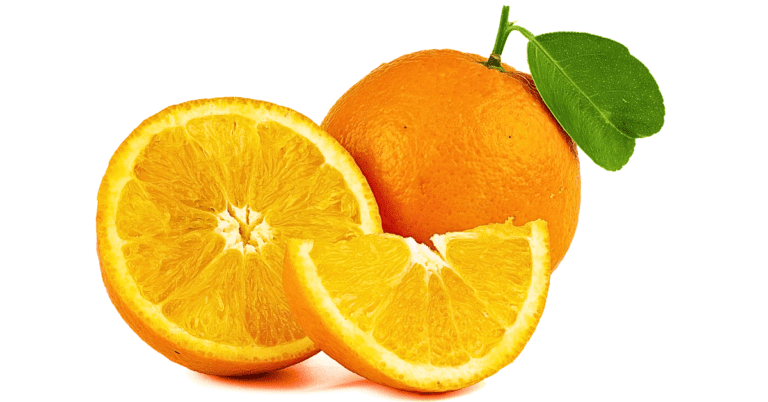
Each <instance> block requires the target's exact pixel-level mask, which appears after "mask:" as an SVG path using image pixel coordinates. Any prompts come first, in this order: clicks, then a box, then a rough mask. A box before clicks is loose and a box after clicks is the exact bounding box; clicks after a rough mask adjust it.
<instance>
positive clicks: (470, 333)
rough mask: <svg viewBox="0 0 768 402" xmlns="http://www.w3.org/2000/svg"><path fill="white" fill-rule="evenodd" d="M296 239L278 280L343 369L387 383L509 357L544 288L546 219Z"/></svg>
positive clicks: (429, 388)
mask: <svg viewBox="0 0 768 402" xmlns="http://www.w3.org/2000/svg"><path fill="white" fill-rule="evenodd" d="M431 240H432V242H433V244H435V246H436V248H437V252H435V251H433V250H432V249H430V248H428V247H427V246H425V245H423V244H418V243H416V242H415V241H414V240H413V239H410V238H409V239H404V238H402V237H399V236H396V235H391V234H376V235H368V236H361V237H357V238H354V239H351V240H348V241H340V242H337V243H330V242H327V241H322V240H315V241H313V240H294V239H292V240H289V242H288V250H287V253H286V264H285V270H284V279H283V283H284V286H285V292H286V295H287V297H288V301H289V303H290V305H291V309H292V310H293V312H294V315H295V316H296V319H297V320H298V321H299V323H300V324H301V326H302V328H304V330H305V331H306V332H307V335H309V337H310V338H311V339H312V340H313V341H315V342H316V343H317V344H318V345H319V346H320V347H321V348H322V350H323V351H324V352H325V353H327V354H328V355H329V356H331V357H332V358H334V359H335V360H337V361H338V362H339V363H341V364H342V365H344V366H345V367H347V368H348V369H350V370H352V371H354V372H356V373H358V374H360V375H362V376H364V377H366V378H368V379H370V380H372V381H375V382H378V383H381V384H385V385H388V386H391V387H395V388H399V389H404V390H412V391H421V392H440V391H448V390H455V389H460V388H464V387H466V386H469V385H472V384H474V383H476V382H478V381H480V380H482V379H484V378H486V377H488V376H490V375H491V374H493V373H495V372H497V371H498V370H499V369H501V368H502V367H504V366H506V365H507V364H509V363H510V362H512V361H513V360H514V359H515V358H516V357H517V355H518V354H519V353H520V352H521V351H522V349H523V347H524V346H525V344H526V343H527V342H528V339H529V338H530V337H531V335H532V334H533V331H534V330H535V328H536V325H537V323H538V321H539V317H540V316H541V314H542V311H543V309H544V303H545V301H546V297H547V290H548V288H549V275H550V257H549V234H548V232H547V227H546V223H545V222H544V221H541V220H539V221H535V222H530V223H528V224H526V225H524V226H514V225H512V223H511V221H508V222H507V223H505V224H492V225H487V226H481V227H478V228H475V229H472V230H468V231H465V232H457V233H448V234H445V235H436V236H434V237H432V239H431Z"/></svg>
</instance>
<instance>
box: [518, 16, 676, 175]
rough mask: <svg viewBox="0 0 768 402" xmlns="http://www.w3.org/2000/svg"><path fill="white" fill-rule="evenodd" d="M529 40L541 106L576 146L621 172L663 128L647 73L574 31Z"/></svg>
mask: <svg viewBox="0 0 768 402" xmlns="http://www.w3.org/2000/svg"><path fill="white" fill-rule="evenodd" d="M512 29H515V30H519V31H520V32H521V33H522V34H523V35H524V36H526V37H527V38H528V39H529V42H528V65H529V66H530V69H531V75H532V76H533V80H534V82H535V83H536V88H537V89H538V90H539V93H540V94H541V97H542V99H544V103H546V105H547V107H549V109H550V110H551V111H552V114H553V115H554V116H555V118H556V119H557V121H558V122H559V123H560V125H561V126H562V127H563V128H564V129H565V131H566V132H567V133H568V135H570V136H571V138H573V140H574V141H575V142H576V144H577V145H578V146H579V147H580V148H581V149H582V150H583V151H584V153H586V154H587V156H589V157H590V158H592V160H593V161H595V163H597V164H598V165H600V166H602V167H603V168H605V169H607V170H619V169H621V168H622V167H623V166H624V165H625V164H626V163H627V161H629V157H630V156H632V152H633V151H634V148H635V139H636V138H642V137H648V136H651V135H653V134H655V133H657V132H658V131H659V130H661V126H662V125H663V124H664V100H663V98H662V96H661V92H660V91H659V86H658V84H656V81H655V80H654V79H653V76H652V75H651V73H650V72H649V71H648V69H647V68H646V67H645V66H644V65H643V63H641V62H640V61H639V60H637V59H636V58H635V57H633V56H632V55H631V54H629V50H627V48H626V47H625V46H624V45H622V44H620V43H618V42H615V41H613V40H610V39H606V38H602V37H600V36H596V35H591V34H586V33H579V32H553V33H547V34H543V35H538V36H533V35H532V34H531V33H530V32H528V31H527V30H525V29H524V28H522V27H519V26H515V27H514V28H512Z"/></svg>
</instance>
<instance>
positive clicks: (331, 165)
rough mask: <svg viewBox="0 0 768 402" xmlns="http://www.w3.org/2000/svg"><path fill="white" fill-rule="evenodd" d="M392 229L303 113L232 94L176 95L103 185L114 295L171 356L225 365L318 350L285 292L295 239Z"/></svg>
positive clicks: (118, 157)
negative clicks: (288, 246) (287, 259)
mask: <svg viewBox="0 0 768 402" xmlns="http://www.w3.org/2000/svg"><path fill="white" fill-rule="evenodd" d="M380 231H381V223H380V220H379V217H378V210H377V207H376V204H375V200H374V199H373V196H372V194H371V192H370V189H369V188H368V185H367V183H366V181H365V178H364V177H363V176H362V174H361V173H360V171H359V169H358V168H357V166H356V165H355V164H354V162H353V161H352V159H351V157H350V156H349V155H348V154H347V153H346V151H344V149H343V148H341V147H340V146H339V145H338V143H336V142H335V141H334V140H333V139H332V138H331V137H330V136H328V135H327V134H326V133H325V132H323V131H322V130H321V129H320V128H319V127H318V126H316V125H315V124H314V123H312V122H311V121H309V120H308V119H306V118H305V117H303V116H301V115H299V114H298V113H296V112H294V111H292V110H290V109H286V108H283V107H280V106H277V105H272V104H269V103H266V102H260V101H253V100H248V99H242V98H220V99H209V100H201V101H193V102H187V103H184V104H181V105H177V106H172V107H170V108H168V109H165V110H163V111H161V112H160V113H158V114H157V115H155V116H153V117H151V118H150V119H148V120H147V121H145V122H144V123H142V125H140V126H139V127H138V128H137V129H136V130H134V132H133V133H132V134H131V135H130V136H129V137H128V138H127V139H126V140H125V141H124V142H123V144H122V145H121V146H120V148H119V149H118V150H117V152H116V153H115V155H114V156H113V158H112V160H111V161H110V164H109V167H108V169H107V172H106V174H105V176H104V180H103V182H102V186H101V188H100V189H99V206H98V216H97V234H98V252H99V257H100V261H101V266H102V276H103V278H104V283H105V285H106V287H107V291H108V292H109V295H110V297H111V298H112V301H113V302H114V304H115V306H116V307H117V309H118V311H119V312H120V313H121V314H122V316H123V318H124V319H125V320H126V322H128V324H129V325H130V326H131V327H132V328H133V329H134V330H135V331H136V332H137V333H138V334H139V335H140V336H141V337H142V339H144V340H145V341H146V342H147V343H149V344H150V345H151V346H152V347H154V348H155V349H157V350H158V351H160V352H161V353H163V354H164V355H165V356H166V357H168V358H170V359H171V360H173V361H175V362H177V363H180V364H183V365H185V366H187V367H189V368H191V369H193V370H198V371H201V372H206V373H211V374H222V375H239V374H249V373H256V372H262V371H266V370H273V369H278V368H282V367H285V366H287V365H290V364H293V363H295V362H297V361H300V360H303V359H305V358H307V357H309V356H311V355H312V354H314V353H316V352H317V351H318V349H317V347H316V346H315V345H314V344H313V343H312V342H311V341H310V340H309V339H308V338H307V337H306V335H305V334H304V333H303V331H302V330H301V328H300V327H299V325H298V323H297V322H296V321H295V320H294V318H293V316H292V314H291V312H290V308H289V306H288V302H287V300H286V298H285V295H284V293H283V291H282V289H283V286H282V269H283V260H284V255H285V241H286V239H287V238H288V237H297V238H320V239H325V240H330V241H336V240H341V239H349V238H352V237H355V236H358V235H362V234H365V233H375V232H380Z"/></svg>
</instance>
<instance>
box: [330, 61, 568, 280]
mask: <svg viewBox="0 0 768 402" xmlns="http://www.w3.org/2000/svg"><path fill="white" fill-rule="evenodd" d="M486 59H487V57H481V56H478V55H474V54H469V53H463V52H458V51H455V50H447V49H444V50H425V51H419V52H415V53H411V54H407V55H404V56H402V57H399V58H397V59H395V60H393V61H391V62H389V63H384V64H382V65H381V66H379V67H378V68H376V69H375V70H373V71H372V72H371V73H370V74H368V75H367V76H365V77H364V78H363V79H361V80H360V81H359V82H358V83H356V84H355V85H353V86H352V87H351V88H350V89H349V90H348V91H347V92H346V93H345V94H343V95H342V96H341V97H340V98H339V100H337V101H336V103H335V104H334V105H333V107H332V108H331V109H330V110H329V112H328V115H327V116H326V117H325V119H324V120H323V122H322V124H321V125H322V127H323V128H324V129H325V130H326V131H328V133H329V134H331V135H332V136H333V137H334V138H336V139H337V140H338V141H339V143H341V145H342V146H344V148H345V149H347V151H349V153H350V154H351V155H352V157H353V158H355V161H356V162H357V164H358V166H360V169H361V170H362V171H363V174H364V175H365V177H366V179H367V180H368V183H369V184H370V186H371V189H372V190H373V193H374V195H375V196H376V201H377V202H378V205H379V210H380V212H381V219H382V225H383V229H384V231H385V232H387V233H395V234H398V235H401V236H404V237H413V238H414V239H415V240H416V241H418V242H421V243H427V244H429V243H428V242H429V239H430V237H431V236H432V235H433V234H435V233H446V232H456V231H462V230H467V229H471V228H474V227H477V226H480V225H485V224H488V223H503V222H504V221H506V220H507V218H509V217H510V216H513V217H515V221H516V222H528V221H532V220H536V219H543V220H545V221H547V225H548V227H549V231H550V236H551V237H550V238H551V242H552V244H551V253H552V268H553V269H555V268H556V267H557V266H558V264H559V263H560V261H561V260H562V259H563V257H564V256H565V254H566V251H567V250H568V248H569V247H570V244H571V241H572V239H573V236H574V234H575V232H576V226H577V223H578V215H579V207H580V201H581V176H580V168H579V159H578V151H577V148H576V145H575V144H574V143H573V141H572V140H571V138H570V137H569V136H568V134H566V133H565V131H564V130H563V129H562V127H561V126H560V124H559V123H558V122H557V120H556V119H555V117H554V116H552V113H550V111H549V109H548V108H547V106H546V105H545V104H544V102H543V100H542V99H541V97H540V96H539V93H538V91H537V90H536V86H535V84H534V82H533V79H532V78H531V76H530V75H528V74H525V73H522V72H519V71H516V70H515V69H514V68H512V67H510V66H508V65H506V64H505V65H504V68H505V69H506V70H507V72H501V71H498V70H494V69H489V68H487V67H485V66H484V65H482V64H480V62H483V61H486Z"/></svg>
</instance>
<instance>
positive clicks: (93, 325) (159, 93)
mask: <svg viewBox="0 0 768 402" xmlns="http://www.w3.org/2000/svg"><path fill="white" fill-rule="evenodd" d="M264 3H266V4H259V2H237V3H236V2H224V1H222V2H207V3H202V2H178V3H164V2H157V3H154V2H148V3H143V2H125V3H124V4H123V5H115V4H111V3H109V2H92V3H82V2H48V3H44V2H11V1H8V2H3V3H2V5H1V6H0V132H1V133H2V134H1V137H0V138H1V142H0V178H1V180H0V189H1V190H0V193H1V195H0V211H2V213H1V215H0V216H1V218H0V221H1V222H2V226H1V227H0V228H1V229H0V230H2V232H1V236H2V242H0V247H1V250H2V253H1V254H0V258H1V260H0V261H2V262H1V263H0V267H1V268H2V277H1V278H2V279H0V284H1V285H2V291H0V308H2V331H0V337H1V340H2V345H3V352H2V358H0V359H1V361H2V365H1V367H2V371H3V374H2V383H3V385H2V386H1V387H0V399H2V400H24V399H28V400H53V399H54V398H55V399H56V400H61V399H64V400H67V399H70V398H75V397H76V398H78V399H80V400H89V399H92V398H100V399H104V400H131V399H137V398H141V399H142V400H161V399H170V398H174V400H227V401H236V400H249V401H252V400H304V399H305V398H317V399H319V400H333V401H346V400H355V401H359V400H368V399H370V400H387V399H405V400H409V399H445V398H458V399H457V400H467V401H469V400H496V399H502V398H503V399H505V400H516V401H532V400H536V401H559V400H589V401H615V400H630V401H631V400H638V401H641V400H643V401H644V400H662V401H676V400H734V401H747V400H763V401H765V400H768V390H767V387H768V386H766V380H767V379H768V347H767V346H766V344H767V343H768V324H767V321H768V312H767V310H768V298H767V297H766V288H767V287H768V263H766V259H765V250H766V240H768V236H767V235H766V226H768V217H767V216H766V205H768V202H767V201H768V200H767V199H766V198H767V197H766V184H768V180H767V179H766V174H768V168H767V165H766V159H765V154H766V152H767V149H768V129H767V128H766V127H767V126H766V123H765V119H764V116H765V113H766V112H765V110H766V106H768V102H766V91H768V85H767V84H766V73H765V71H766V63H765V62H766V57H765V43H764V41H765V39H766V35H765V31H764V29H763V25H764V18H763V17H764V12H762V11H760V10H758V9H757V7H759V6H749V5H747V4H749V3H751V4H758V2H749V1H729V2H723V3H721V4H718V5H712V6H710V5H707V3H708V2H693V1H690V2H682V1H681V2H676V1H671V0H666V1H660V2H653V1H643V2H633V3H632V4H633V5H624V2H616V1H604V2H596V1H565V2H560V3H552V2H545V1H526V2H515V3H511V2H507V4H509V5H511V12H510V18H511V19H512V20H519V21H518V23H519V24H520V25H522V26H524V27H525V28H527V29H529V30H530V31H532V32H533V33H535V34H541V33H545V32H552V31H561V30H572V31H584V32H589V33H593V34H597V35H601V36H605V37H608V38H612V39H614V40H617V41H619V42H621V43H623V44H625V45H626V46H627V47H628V48H629V49H630V51H631V52H632V53H633V54H634V55H635V56H636V57H638V58H639V59H640V60H641V61H643V62H644V63H645V65H646V66H647V67H648V68H649V69H650V70H651V72H652V73H653V74H654V76H655V78H656V80H657V81H658V83H659V86H660V88H661V90H662V93H663V95H664V99H665V105H666V110H667V115H666V124H665V126H664V128H663V130H662V131H661V132H660V133H659V134H657V135H656V136H655V137H651V138H648V139H642V140H639V141H638V144H637V148H636V151H635V155H634V156H633V157H632V159H631V160H630V162H629V164H628V165H627V166H626V167H625V168H624V169H623V170H621V171H620V172H615V173H612V172H607V171H604V170H602V169H600V168H598V167H596V165H594V164H593V163H592V162H591V161H590V160H589V158H587V157H586V156H585V155H583V154H582V155H581V162H582V167H581V168H582V180H583V188H582V209H581V215H580V221H579V226H578V230H577V232H576V236H575V238H574V241H573V244H572V246H571V249H570V251H569V253H568V255H567V256H566V258H565V260H564V261H563V262H562V264H561V265H560V267H559V268H558V270H557V271H556V272H555V273H554V275H553V279H552V285H551V289H550V296H549V300H548V302H547V307H546V310H545V312H544V316H543V317H542V320H541V323H540V324H539V327H538V329H537V331H536V333H535V334H534V336H533V338H532V339H531V341H530V342H529V344H528V345H527V347H526V348H525V350H524V351H523V353H522V354H521V355H520V357H519V358H518V359H517V360H516V361H515V362H514V363H512V364H511V365H510V366H508V367H506V368H504V369H503V370H501V371H500V372H499V373H498V374H496V375H494V376H492V377H490V378H488V379H486V380H484V381H483V382H481V383H479V384H478V385H475V386H473V387H471V388H468V389H466V390H463V391H459V392H455V393H449V394H442V395H432V396H423V395H418V394H410V393H405V392H400V391H394V390H390V389H388V388H385V387H382V386H379V385H375V384H373V383H370V382H368V381H367V380H364V379H362V378H361V377H358V376H357V375H355V374H351V373H350V372H348V371H346V370H345V369H344V368H342V367H341V366H339V365H338V364H336V363H335V362H334V361H332V360H331V359H330V358H328V357H327V356H325V355H322V354H321V355H318V356H316V357H314V358H312V359H310V360H308V361H307V362H304V363H302V364H300V365H297V366H294V367H292V368H288V369H285V370H283V371H280V372H276V373H273V374H269V375H265V376H261V377H257V378H249V379H223V378H216V377H210V376H205V375H200V374H197V373H194V372H191V371H189V370H187V369H185V368H183V367H181V366H178V365H176V364H174V363H171V362H169V361H168V360H166V359H165V358H164V357H163V356H161V355H160V354H158V353H157V352H155V351H154V350H152V349H151V348H150V347H149V346H147V345H146V344H144V343H143V342H142V341H141V340H140V339H139V338H138V336H136V335H135V334H134V333H133V332H132V331H131V330H130V329H129V328H128V326H127V325H126V324H125V323H124V322H123V321H122V320H121V318H120V316H119V315H118V313H117V311H116V310H115V309H114V307H113V306H112V305H111V303H110V301H109V298H108V297H107V294H106V291H105V290H104V287H103V285H102V282H101V277H100V271H99V263H98V260H97V257H96V250H95V243H96V239H95V215H96V193H97V190H98V187H99V183H100V180H101V176H102V175H103V173H104V170H105V169H106V166H107V163H108V161H109V158H110V157H111V155H112V153H113V152H114V150H115V149H116V148H117V146H118V145H119V144H120V142H121V141H122V140H123V139H124V138H125V137H126V136H127V135H128V134H129V133H130V132H131V130H132V129H133V128H135V127H136V126H137V125H138V124H139V123H140V122H141V121H142V120H144V119H145V118H147V117H149V116H151V115H153V114H155V113H156V112H158V111H160V110H161V109H163V108H164V107H166V106H169V105H173V104H177V103H180V102H184V101H187V100H192V99H199V98H208V97H217V96H242V97H250V98H255V99H261V100H267V101H270V102H274V103H278V104H281V105H284V106H288V107H290V108H293V109H295V110H297V111H299V112H301V113H303V114H305V115H307V116H308V117H310V118H311V119H313V120H314V121H316V122H320V121H321V120H322V119H323V117H324V116H325V113H326V112H327V111H328V109H329V108H330V107H331V106H332V105H333V103H334V102H335V100H336V99H337V98H338V97H339V96H341V94H342V93H344V92H345V91H346V89H347V88H349V87H350V86H351V85H352V84H354V83H355V82H356V81H358V80H359V79H360V78H362V77H363V76H365V75H366V74H367V73H368V72H369V71H371V70H372V69H374V68H375V67H376V66H378V65H379V64H380V63H383V62H388V61H390V60H392V59H394V58H396V57H398V56H401V55H403V54H406V53H410V52H414V51H417V50H422V49H430V48H451V49H457V50H461V51H465V52H471V53H478V54H481V55H487V54H489V53H490V50H491V48H492V47H493V40H494V37H495V34H496V29H497V26H498V18H499V13H500V10H501V6H502V5H503V4H505V3H504V2H480V3H476V4H475V5H471V6H469V5H456V4H451V3H449V2H435V3H430V4H426V3H424V4H422V3H419V2H416V1H409V2H404V3H394V2H383V1H379V2H375V3H371V4H357V3H349V4H343V3H326V2H306V3H290V4H288V3H285V4H282V3H281V4H279V5H278V4H277V3H278V2H268V3H267V2H264ZM467 4H469V2H467ZM503 60H504V61H505V62H507V63H509V64H511V65H513V66H515V67H516V68H518V69H520V70H523V71H528V67H527V64H526V61H525V41H524V40H523V38H522V36H520V35H519V34H517V33H513V34H512V36H511V37H510V39H509V41H508V43H507V47H506V50H505V52H504V55H503Z"/></svg>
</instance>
